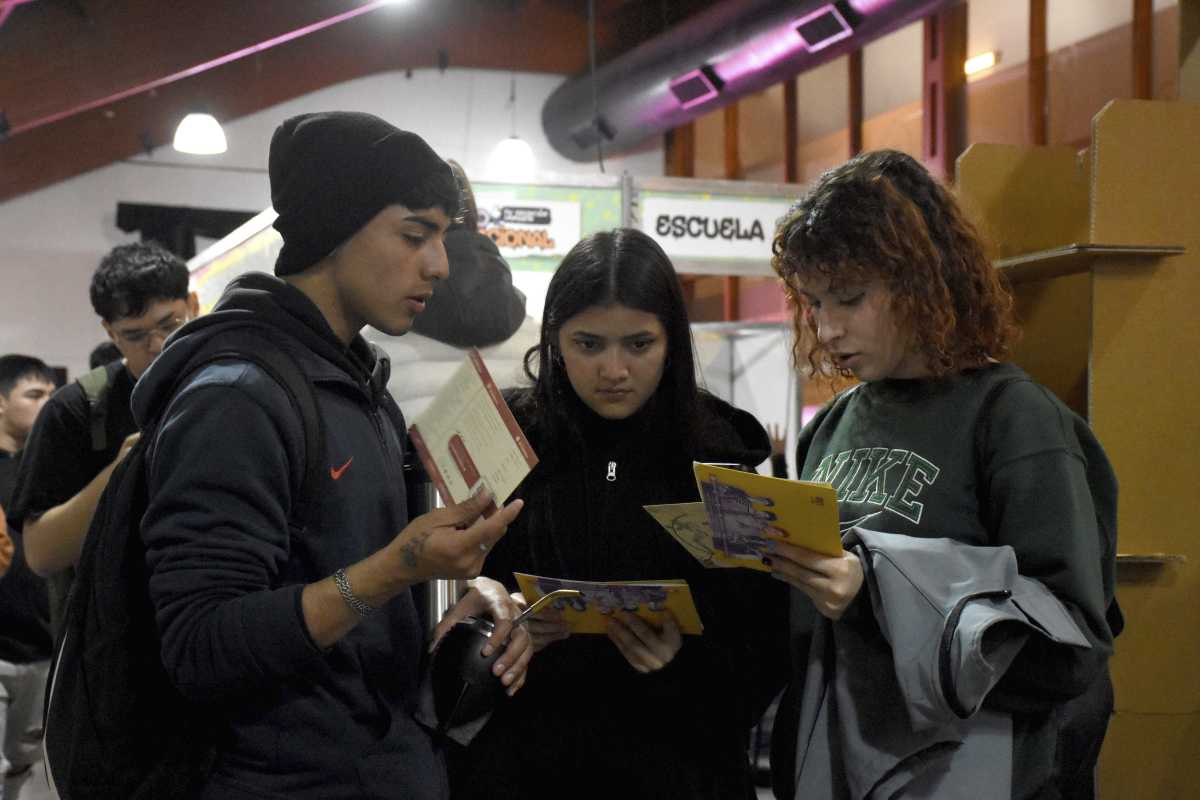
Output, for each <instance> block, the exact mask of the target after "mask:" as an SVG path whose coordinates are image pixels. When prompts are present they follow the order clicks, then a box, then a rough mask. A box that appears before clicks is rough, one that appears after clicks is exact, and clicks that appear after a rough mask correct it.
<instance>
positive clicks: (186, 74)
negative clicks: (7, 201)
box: [4, 0, 389, 136]
mask: <svg viewBox="0 0 1200 800" xmlns="http://www.w3.org/2000/svg"><path fill="white" fill-rule="evenodd" d="M17 2H24V0H17ZM388 2H389V0H369V2H367V3H364V4H363V5H362V6H360V7H359V8H355V9H351V10H350V11H344V12H342V13H341V14H337V15H336V16H332V17H329V18H328V19H324V20H321V21H320V22H314V23H312V24H310V25H305V26H304V27H302V28H297V29H296V30H294V31H290V32H288V33H284V34H281V35H279V36H276V37H274V38H272V39H267V40H266V41H264V42H259V43H258V44H253V45H250V46H249V47H243V48H242V49H241V50H235V51H233V52H232V53H227V54H225V55H223V56H219V57H218V58H214V59H213V60H211V61H206V62H204V63H203V64H197V65H196V66H194V67H188V68H187V69H184V70H180V71H179V72H174V73H172V74H170V75H167V76H165V77H162V78H158V79H156V80H152V81H149V82H147V83H143V84H140V85H138V86H134V87H131V88H129V89H123V90H121V91H119V92H117V93H116V94H110V95H108V96H107V97H102V98H100V99H98V100H90V101H88V102H86V103H84V104H82V105H78V106H75V107H74V108H69V109H67V110H65V111H59V112H56V113H54V114H49V115H47V116H45V117H42V118H40V119H35V120H32V121H30V122H26V123H23V124H21V125H14V126H13V127H12V129H11V130H10V131H9V136H16V135H17V134H19V133H26V132H28V131H31V130H33V129H34V128H40V127H42V126H43V125H50V124H51V123H54V122H58V121H60V120H63V119H66V118H67V117H73V116H75V115H76V114H82V113H84V112H85V111H92V110H94V109H97V108H100V107H101V106H106V105H109V104H110V103H116V102H118V101H121V100H124V99H126V98H127V97H133V96H134V95H138V94H142V93H143V92H148V91H150V90H152V89H157V88H159V87H160V86H166V85H167V84H171V83H174V82H175V81H179V80H183V79H184V78H191V77H193V76H195V75H199V74H200V73H202V72H207V71H208V70H210V69H213V68H215V67H220V66H223V65H225V64H228V63H230V62H231V61H237V60H238V59H239V58H245V57H246V56H251V55H254V54H255V53H261V52H263V51H264V50H270V49H271V48H272V47H275V46H277V45H281V44H285V43H287V42H290V41H292V40H293V39H299V38H300V37H301V36H307V35H308V34H310V33H316V32H317V31H319V30H324V29H325V28H328V27H331V26H333V25H337V24H338V23H339V22H345V21H346V20H349V19H354V18H355V17H358V16H361V15H363V14H366V13H367V12H368V11H374V10H375V9H377V8H379V7H380V6H384V5H387V4H388ZM11 9H12V5H9V6H6V7H5V8H4V10H5V11H11Z"/></svg>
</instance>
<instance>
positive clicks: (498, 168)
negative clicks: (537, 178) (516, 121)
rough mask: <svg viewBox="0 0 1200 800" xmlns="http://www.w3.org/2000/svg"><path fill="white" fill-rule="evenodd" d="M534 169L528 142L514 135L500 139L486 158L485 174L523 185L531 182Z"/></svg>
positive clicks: (534, 161)
mask: <svg viewBox="0 0 1200 800" xmlns="http://www.w3.org/2000/svg"><path fill="white" fill-rule="evenodd" d="M536 167H537V159H535V158H534V157H533V148H532V147H530V146H529V142H527V141H525V140H524V139H522V138H521V137H520V136H517V135H515V134H514V135H513V136H510V137H508V138H507V139H501V140H500V143H499V144H497V145H496V147H495V148H494V149H493V150H492V154H491V155H490V156H489V157H488V164H487V174H488V177H489V178H494V179H496V180H502V181H507V182H511V183H523V182H525V181H531V180H533V178H534V172H535V169H536Z"/></svg>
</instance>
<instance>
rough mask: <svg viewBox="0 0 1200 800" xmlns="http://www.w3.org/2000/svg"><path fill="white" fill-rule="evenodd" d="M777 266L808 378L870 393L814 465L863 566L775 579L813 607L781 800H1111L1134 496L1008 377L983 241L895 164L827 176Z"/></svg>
mask: <svg viewBox="0 0 1200 800" xmlns="http://www.w3.org/2000/svg"><path fill="white" fill-rule="evenodd" d="M774 256H775V258H774V266H775V269H776V271H777V272H778V273H779V275H780V277H781V278H783V280H784V282H785V284H786V286H787V291H788V293H789V295H790V298H791V300H792V301H793V303H794V307H795V310H796V315H795V329H796V345H795V357H796V358H795V360H796V362H797V364H798V365H800V364H804V363H807V365H808V366H810V367H811V368H812V369H813V370H814V371H815V372H816V373H817V374H824V375H832V374H838V375H841V376H845V377H853V378H857V379H858V380H859V381H860V383H859V384H858V385H856V386H855V387H853V388H852V389H850V390H848V391H846V392H843V393H842V394H840V395H839V396H838V397H836V398H835V399H834V400H833V401H832V402H831V403H830V404H829V405H828V406H827V407H826V408H824V409H823V410H822V411H821V412H820V413H819V414H818V415H817V417H815V418H814V419H813V420H812V422H811V423H810V424H809V425H808V426H807V427H806V428H805V430H804V431H803V433H802V434H801V436H800V441H799V444H798V447H797V452H796V463H797V466H798V469H799V473H800V477H801V478H803V479H807V480H817V481H825V482H829V483H832V484H833V486H834V487H835V488H836V489H837V491H838V500H839V509H840V513H841V519H842V525H843V544H844V546H845V548H846V549H845V550H844V551H843V553H842V555H841V556H840V557H836V558H831V557H826V556H821V555H819V554H816V553H813V552H811V551H807V550H803V549H801V548H798V547H794V546H790V545H788V544H787V543H785V542H775V543H773V545H772V548H771V552H769V553H768V554H767V556H766V558H767V559H768V560H769V561H770V563H771V565H772V567H773V570H774V573H775V575H776V576H777V577H779V578H781V579H783V580H785V581H787V582H788V583H790V584H791V585H792V586H793V587H794V589H795V591H794V592H793V597H792V621H791V624H792V631H793V633H792V644H793V652H794V653H795V654H796V665H795V667H796V671H795V675H794V679H793V683H792V691H791V692H789V695H788V697H787V698H786V699H788V700H789V701H790V702H788V703H786V704H785V706H784V708H785V713H786V712H788V711H790V712H793V713H794V715H795V717H796V718H797V719H798V721H797V722H796V725H797V729H798V733H797V734H796V735H794V736H793V737H792V738H791V739H790V742H789V743H790V745H791V748H788V747H780V746H777V747H776V748H775V751H776V753H777V754H781V755H784V756H787V757H785V758H777V759H776V761H775V763H774V764H773V768H774V769H775V772H776V777H777V786H778V790H779V793H780V794H781V795H782V796H790V795H791V794H792V793H793V792H794V793H795V796H797V797H806V798H807V797H821V798H834V799H835V800H837V799H839V798H849V797H854V798H860V797H872V798H874V797H889V798H890V797H903V798H934V797H937V798H941V797H947V798H950V797H955V798H957V797H970V798H972V799H973V800H986V799H987V798H1032V797H1037V798H1042V797H1045V798H1051V797H1054V798H1057V797H1087V796H1091V792H1092V771H1093V768H1094V765H1095V763H1096V757H1097V755H1098V753H1099V749H1100V742H1101V740H1102V738H1103V735H1104V730H1105V725H1106V724H1107V716H1108V714H1109V713H1110V711H1111V709H1112V686H1111V683H1110V681H1109V676H1108V668H1107V660H1108V656H1109V655H1110V653H1111V652H1112V641H1113V637H1114V636H1115V635H1116V633H1117V632H1118V631H1119V629H1120V626H1121V618H1120V612H1119V610H1118V609H1117V607H1116V604H1115V602H1114V600H1113V567H1114V552H1115V506H1116V482H1115V479H1114V477H1113V474H1112V470H1111V468H1110V466H1109V464H1108V461H1107V459H1106V458H1105V456H1104V452H1103V450H1102V449H1101V448H1100V446H1099V444H1098V443H1097V442H1096V440H1095V438H1094V437H1093V436H1092V433H1091V431H1090V430H1089V429H1088V427H1087V425H1086V423H1084V422H1083V421H1082V420H1081V419H1080V418H1079V417H1078V416H1077V415H1076V414H1074V413H1073V412H1072V411H1071V410H1069V409H1068V408H1067V407H1066V406H1065V405H1064V404H1063V403H1062V402H1060V401H1059V400H1058V399H1057V398H1056V397H1055V396H1054V395H1052V394H1051V393H1050V392H1049V391H1048V390H1047V389H1045V388H1044V387H1042V386H1040V385H1039V384H1037V383H1036V382H1034V381H1033V380H1032V379H1031V378H1030V377H1029V376H1028V375H1027V374H1025V373H1024V372H1022V371H1021V370H1020V369H1018V368H1017V367H1015V366H1013V365H1012V364H1009V363H1004V361H1003V359H1004V357H1005V356H1006V355H1007V353H1008V351H1009V346H1010V344H1011V342H1012V341H1013V338H1014V335H1015V332H1016V331H1015V327H1014V324H1013V321H1012V314H1011V307H1012V301H1011V299H1010V297H1009V295H1008V293H1007V291H1006V290H1005V289H1004V288H1003V286H1002V285H1001V283H1000V281H999V279H998V277H997V273H996V272H995V270H994V269H993V267H992V266H991V264H990V263H989V261H988V259H987V258H986V256H985V253H984V248H983V246H982V244H981V243H980V239H979V236H978V235H977V234H976V232H975V230H974V229H973V228H972V226H971V225H970V223H969V222H968V221H967V220H966V219H965V217H964V215H963V213H962V211H961V210H960V208H959V206H958V205H957V203H956V201H955V200H954V198H953V197H952V196H951V195H950V193H949V192H948V191H947V190H946V189H944V188H943V187H942V186H941V185H940V184H938V183H937V181H935V180H934V179H933V178H932V177H931V176H930V175H929V174H928V173H927V172H926V171H925V169H924V168H923V167H922V166H921V165H920V164H918V163H917V162H915V161H914V160H913V159H912V158H910V157H909V156H907V155H904V154H903V153H899V152H895V151H881V152H874V153H867V154H864V155H862V156H859V157H857V158H855V159H853V160H851V161H849V162H848V163H846V164H844V165H843V166H841V167H838V168H836V169H834V170H831V171H830V172H827V173H826V174H825V175H824V176H822V178H821V179H820V180H819V181H818V182H817V183H816V185H815V186H814V187H813V188H812V189H811V190H810V191H809V192H808V193H807V194H806V195H804V197H803V198H802V199H801V200H800V201H799V203H797V205H796V206H794V207H793V209H792V210H791V212H790V213H789V214H788V216H787V217H785V218H784V220H783V221H782V222H781V224H780V226H779V229H778V232H777V235H776V238H775V243H774ZM776 744H777V745H778V744H780V743H778V742H777V743H776ZM793 754H794V759H793V758H791V756H792V755H793Z"/></svg>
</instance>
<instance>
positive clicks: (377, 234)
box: [329, 205, 450, 341]
mask: <svg viewBox="0 0 1200 800" xmlns="http://www.w3.org/2000/svg"><path fill="white" fill-rule="evenodd" d="M449 226H450V219H449V218H448V217H447V216H446V213H445V212H444V211H442V210H441V209H440V208H426V209H420V210H415V211H414V210H412V209H408V208H405V207H404V206H399V205H393V206H388V207H387V208H385V209H383V210H382V211H380V212H379V213H378V214H376V215H375V216H374V217H373V218H372V219H371V221H370V222H368V223H367V224H366V225H364V226H363V227H362V228H361V229H360V230H359V231H358V233H356V234H354V235H353V236H352V237H350V238H349V239H348V240H347V241H346V242H345V244H343V245H342V246H341V247H339V248H338V249H337V251H335V252H334V253H333V255H332V256H331V257H330V258H331V261H332V271H331V276H332V281H333V286H332V288H333V292H334V295H335V296H334V298H333V303H334V305H333V308H331V309H330V311H331V312H332V314H333V316H332V318H331V319H330V320H329V322H330V325H331V326H332V327H333V329H334V331H335V333H337V334H338V336H339V337H340V338H342V339H343V340H345V341H349V339H350V338H351V337H353V336H354V334H356V333H358V331H359V330H360V329H362V327H363V326H364V325H371V326H373V327H375V328H378V329H379V330H381V331H383V332H384V333H387V334H390V335H392V336H399V335H400V334H402V333H405V332H407V331H408V329H409V328H411V327H412V323H413V320H414V319H415V318H416V316H417V314H419V313H421V312H422V311H424V310H425V303H426V302H427V301H428V300H429V297H430V295H432V294H433V290H434V285H435V284H436V283H437V282H438V281H440V280H442V279H443V278H445V277H446V276H448V275H449V274H450V269H449V266H448V264H447V262H446V246H445V242H444V237H445V234H446V229H447V228H448V227H449Z"/></svg>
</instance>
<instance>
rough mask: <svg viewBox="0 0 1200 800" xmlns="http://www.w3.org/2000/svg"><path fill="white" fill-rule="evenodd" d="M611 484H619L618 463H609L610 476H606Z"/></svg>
mask: <svg viewBox="0 0 1200 800" xmlns="http://www.w3.org/2000/svg"><path fill="white" fill-rule="evenodd" d="M605 477H606V478H607V479H608V482H609V483H616V482H617V462H615V461H610V462H608V475H606V476H605Z"/></svg>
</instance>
